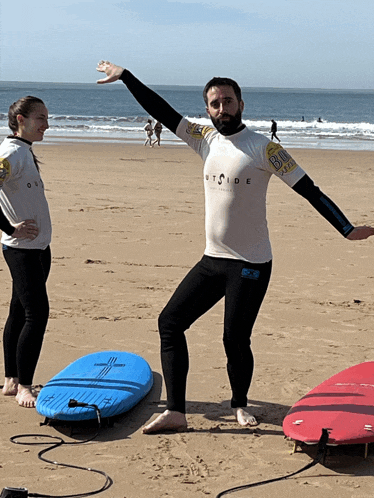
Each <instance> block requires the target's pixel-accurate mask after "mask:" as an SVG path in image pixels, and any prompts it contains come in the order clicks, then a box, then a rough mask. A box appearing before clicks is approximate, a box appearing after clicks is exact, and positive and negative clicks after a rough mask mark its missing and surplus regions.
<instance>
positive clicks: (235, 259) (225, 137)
mask: <svg viewBox="0 0 374 498" xmlns="http://www.w3.org/2000/svg"><path fill="white" fill-rule="evenodd" d="M97 70H98V71H100V72H104V73H105V74H106V77H105V78H104V79H101V80H99V81H98V83H110V82H112V81H116V80H118V79H120V80H122V81H123V83H125V84H126V86H127V88H128V89H129V90H130V92H131V93H132V94H133V96H134V97H135V99H136V100H137V101H138V102H139V103H140V105H141V106H142V107H143V108H144V109H145V110H146V111H147V113H148V114H149V115H151V116H153V117H154V118H155V119H157V120H159V121H160V122H161V123H162V124H163V125H164V126H166V127H167V128H169V130H171V131H172V132H173V133H175V134H176V135H177V136H178V137H179V138H181V139H182V140H184V141H185V142H186V143H187V144H188V145H189V146H190V147H192V148H193V149H194V150H195V151H196V152H197V153H198V154H199V155H200V156H201V157H202V159H203V161H204V189H205V212H206V214H205V216H206V219H205V231H206V248H205V251H204V255H203V257H202V259H201V260H200V261H199V262H198V263H197V264H196V265H195V267H194V268H192V270H190V272H189V273H188V274H187V276H186V277H185V278H184V279H183V280H182V282H181V283H180V284H179V286H178V288H177V289H176V291H175V292H174V294H173V296H172V297H171V299H170V300H169V302H168V304H167V305H166V307H165V308H164V309H163V311H162V312H161V314H160V316H159V321H158V323H159V332H160V339H161V363H162V370H163V375H164V380H165V386H166V392H167V409H166V411H164V412H163V413H162V414H160V415H159V416H158V417H157V418H156V419H155V420H154V421H153V422H151V423H150V424H148V425H146V426H145V427H144V428H143V432H144V433H151V432H158V431H163V430H176V431H183V430H185V429H186V428H187V419H186V406H185V405H186V400H185V397H186V382H187V373H188V367H189V364H188V350H187V343H186V338H185V331H186V330H187V329H188V328H189V327H190V326H191V325H192V324H193V323H194V322H195V321H196V320H197V319H198V318H199V317H201V316H202V315H203V314H204V313H206V312H207V311H208V310H209V309H211V308H212V307H213V306H214V305H215V304H216V303H217V302H218V301H219V300H220V299H222V298H223V297H224V298H225V317H224V335H223V343H224V348H225V353H226V356H227V372H228V376H229V381H230V386H231V390H232V398H231V407H232V409H233V412H234V415H235V418H236V420H237V421H238V423H239V424H240V425H241V426H254V425H257V421H256V419H255V417H254V416H253V415H252V414H251V413H249V412H248V411H247V409H246V407H247V393H248V390H249V386H250V383H251V379H252V374H253V355H252V351H251V347H250V337H251V332H252V327H253V325H254V322H255V320H256V317H257V314H258V312H259V309H260V306H261V303H262V301H263V298H264V296H265V293H266V290H267V287H268V283H269V279H270V273H271V265H272V253H271V246H270V241H269V234H268V228H267V221H266V190H267V186H268V183H269V180H270V178H271V176H272V175H275V176H277V177H278V178H280V179H281V180H283V181H284V182H285V183H286V184H287V185H289V186H290V187H291V188H293V189H294V190H295V191H296V192H297V193H299V194H300V195H302V196H303V197H305V198H306V199H307V200H308V201H309V202H310V203H311V204H312V205H313V206H314V207H315V208H316V209H317V210H318V211H319V212H320V213H321V214H322V216H324V217H325V218H326V219H327V220H328V221H329V222H330V223H331V224H332V225H333V226H334V227H335V228H336V229H337V230H338V231H339V232H340V233H341V234H342V235H343V236H344V237H346V238H348V239H350V240H360V239H366V238H368V237H369V236H371V235H374V228H371V227H357V228H355V227H353V226H352V225H351V223H350V222H349V221H348V220H347V218H346V217H345V216H344V214H343V213H342V212H341V211H340V209H339V208H338V207H337V206H336V205H335V204H334V203H333V202H332V201H331V200H330V199H329V198H328V197H327V196H326V195H324V194H323V193H322V192H321V191H320V190H319V188H318V187H316V186H315V185H314V183H313V181H312V180H311V179H310V178H309V176H308V175H306V173H305V172H304V171H303V170H302V169H301V168H300V167H299V166H298V165H297V164H296V162H295V161H294V160H293V159H292V158H291V156H290V155H289V154H288V153H287V152H286V151H285V150H284V149H283V148H282V147H281V146H280V145H279V144H275V143H273V142H271V141H270V140H269V139H268V138H267V137H265V136H263V135H260V134H258V133H254V132H253V131H250V130H249V129H248V128H247V127H246V126H245V125H244V124H243V123H242V112H243V109H244V102H243V100H242V97H241V90H240V87H239V86H238V84H237V83H236V82H235V81H233V80H231V79H230V78H213V79H212V80H210V81H209V83H207V85H206V86H205V89H204V92H203V96H204V100H205V103H206V110H207V113H208V115H209V116H210V118H211V121H212V123H213V125H214V128H213V127H211V126H202V125H199V124H197V123H192V122H189V121H188V120H187V119H185V118H183V117H182V116H181V115H180V114H179V113H178V112H177V111H176V110H174V109H173V108H172V107H171V106H170V105H169V104H168V103H167V102H166V101H165V100H164V99H162V98H161V97H160V96H159V95H157V94H156V93H155V92H153V91H152V90H151V89H150V88H148V87H147V86H145V85H144V84H143V83H141V82H140V81H139V80H138V79H137V78H136V77H135V76H134V75H133V74H132V73H130V72H129V71H128V70H127V69H123V68H122V67H119V66H116V65H114V64H111V63H110V62H108V61H101V62H100V63H99V65H98V67H97Z"/></svg>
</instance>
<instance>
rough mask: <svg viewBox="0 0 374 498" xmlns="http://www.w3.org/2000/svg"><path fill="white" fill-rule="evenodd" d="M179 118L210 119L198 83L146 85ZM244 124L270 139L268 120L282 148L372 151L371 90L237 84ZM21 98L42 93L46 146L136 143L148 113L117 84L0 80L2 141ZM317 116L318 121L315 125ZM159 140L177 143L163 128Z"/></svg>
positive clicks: (141, 137) (373, 102)
mask: <svg viewBox="0 0 374 498" xmlns="http://www.w3.org/2000/svg"><path fill="white" fill-rule="evenodd" d="M150 86H151V88H152V89H153V90H155V91H156V92H157V93H159V94H160V95H161V96H162V97H164V98H165V100H167V101H168V102H169V103H170V104H171V105H172V106H173V107H174V108H175V109H176V110H177V111H178V112H180V113H181V114H182V115H184V116H186V117H188V118H190V119H192V120H194V121H197V122H199V123H201V124H208V123H210V120H209V118H208V117H207V115H206V112H205V105H204V101H203V98H202V87H195V86H152V85H150ZM242 90H243V100H244V103H245V109H244V113H243V121H244V123H245V124H246V125H247V126H248V127H249V128H250V129H251V130H253V131H257V132H260V133H263V134H265V135H267V136H270V134H269V130H270V125H271V122H270V120H271V119H275V120H276V121H277V123H278V136H279V138H280V139H281V141H282V144H283V145H284V146H285V147H290V148H291V147H306V148H318V149H345V150H374V90H317V89H316V90H313V89H277V88H243V89H242ZM25 95H34V96H36V97H39V98H41V99H42V100H43V101H44V102H45V104H46V106H47V107H48V110H49V114H50V120H49V124H50V129H49V130H48V131H47V132H46V135H45V138H44V143H46V144H48V143H55V142H56V141H64V140H71V139H79V140H96V141H98V140H118V139H124V140H129V141H131V142H140V141H143V140H144V139H145V133H144V131H143V127H144V125H145V123H146V121H147V119H148V118H149V117H151V116H148V114H147V113H146V112H145V111H144V110H143V109H142V107H141V106H140V105H139V104H138V103H137V102H136V101H135V99H134V98H133V97H132V95H131V94H130V92H129V91H128V90H127V88H126V87H125V85H124V84H123V83H121V82H119V83H115V84H111V85H97V84H96V83H92V84H81V83H24V82H21V83H20V82H0V138H1V139H2V138H3V137H5V136H6V135H8V134H9V129H8V124H7V112H8V108H9V105H10V104H11V103H13V102H14V101H15V100H17V99H18V98H20V97H22V96H25ZM319 118H321V120H322V122H319ZM162 141H163V142H164V143H169V144H175V145H183V143H182V142H181V141H180V140H179V139H178V138H177V137H176V136H175V135H174V134H173V133H171V132H170V131H168V130H166V129H165V128H164V130H163V133H162Z"/></svg>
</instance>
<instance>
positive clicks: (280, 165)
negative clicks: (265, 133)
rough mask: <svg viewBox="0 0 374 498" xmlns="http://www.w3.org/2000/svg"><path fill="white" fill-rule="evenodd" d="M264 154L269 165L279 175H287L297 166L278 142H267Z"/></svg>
mask: <svg viewBox="0 0 374 498" xmlns="http://www.w3.org/2000/svg"><path fill="white" fill-rule="evenodd" d="M266 156H267V159H268V161H269V164H270V167H271V168H272V169H273V170H274V171H275V172H276V173H277V174H278V175H280V176H283V175H287V174H288V173H291V172H292V171H293V170H294V169H296V168H297V163H296V161H295V160H294V159H292V157H291V156H290V155H289V153H288V152H287V151H286V150H285V149H283V147H282V146H281V145H279V144H275V143H274V142H269V143H268V145H267V147H266Z"/></svg>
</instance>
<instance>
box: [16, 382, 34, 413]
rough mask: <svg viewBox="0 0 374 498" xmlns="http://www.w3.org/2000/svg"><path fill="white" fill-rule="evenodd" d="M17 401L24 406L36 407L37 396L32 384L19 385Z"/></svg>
mask: <svg viewBox="0 0 374 498" xmlns="http://www.w3.org/2000/svg"><path fill="white" fill-rule="evenodd" d="M16 401H17V402H18V404H19V405H20V406H23V407H24V408H35V404H36V396H35V395H34V394H33V392H32V389H31V386H22V385H21V384H19V385H18V392H17V395H16Z"/></svg>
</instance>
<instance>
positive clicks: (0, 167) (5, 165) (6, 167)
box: [0, 157, 12, 187]
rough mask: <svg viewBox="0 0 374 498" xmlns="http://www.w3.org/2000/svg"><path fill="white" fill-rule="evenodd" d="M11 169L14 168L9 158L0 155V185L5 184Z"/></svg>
mask: <svg viewBox="0 0 374 498" xmlns="http://www.w3.org/2000/svg"><path fill="white" fill-rule="evenodd" d="M11 169H12V168H11V165H10V162H9V161H8V159H5V158H4V157H0V187H2V186H3V183H4V181H5V179H6V177H7V176H9V175H10V171H11Z"/></svg>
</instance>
